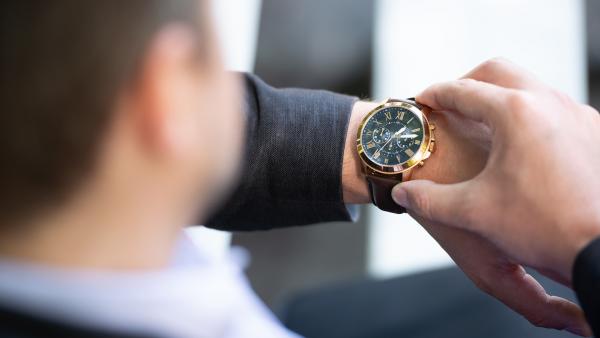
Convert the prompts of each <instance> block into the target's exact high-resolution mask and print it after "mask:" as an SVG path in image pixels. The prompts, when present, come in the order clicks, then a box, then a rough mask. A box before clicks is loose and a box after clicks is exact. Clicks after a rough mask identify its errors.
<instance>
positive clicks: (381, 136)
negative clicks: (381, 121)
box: [373, 127, 392, 144]
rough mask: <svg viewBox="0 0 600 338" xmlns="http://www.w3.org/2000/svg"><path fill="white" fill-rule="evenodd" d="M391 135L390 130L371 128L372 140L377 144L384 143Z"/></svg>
mask: <svg viewBox="0 0 600 338" xmlns="http://www.w3.org/2000/svg"><path fill="white" fill-rule="evenodd" d="M391 137H392V132H391V131H390V130H389V129H387V128H385V127H381V128H376V129H374V130H373V142H375V143H377V144H382V143H386V142H387V141H389V140H390V138H391Z"/></svg>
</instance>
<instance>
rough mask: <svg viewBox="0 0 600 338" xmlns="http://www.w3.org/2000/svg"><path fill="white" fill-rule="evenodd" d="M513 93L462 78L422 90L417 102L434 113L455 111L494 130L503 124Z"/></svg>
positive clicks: (509, 90) (510, 90)
mask: <svg viewBox="0 0 600 338" xmlns="http://www.w3.org/2000/svg"><path fill="white" fill-rule="evenodd" d="M514 94H515V93H514V90H512V89H506V88H502V87H499V86H496V85H493V84H489V83H486V82H481V81H477V80H472V79H462V80H454V81H449V82H444V83H438V84H435V85H433V86H431V87H429V88H427V89H425V91H424V92H423V93H421V94H420V95H419V96H418V97H417V100H418V101H419V102H421V103H423V104H425V105H427V106H429V107H431V108H433V109H434V110H444V111H452V112H457V113H459V114H462V115H464V116H465V117H466V118H468V119H471V120H474V121H478V122H483V123H484V124H485V125H487V126H488V127H492V128H493V127H500V126H502V125H504V124H505V121H506V119H507V118H508V117H507V114H506V112H507V110H509V109H510V107H509V106H508V105H509V104H510V102H514V101H512V99H513V97H514Z"/></svg>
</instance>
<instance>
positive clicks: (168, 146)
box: [131, 24, 199, 156]
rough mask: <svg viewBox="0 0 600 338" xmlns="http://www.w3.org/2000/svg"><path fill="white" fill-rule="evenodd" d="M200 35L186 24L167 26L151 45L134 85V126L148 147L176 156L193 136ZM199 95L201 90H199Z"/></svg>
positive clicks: (148, 148) (150, 149) (142, 142)
mask: <svg viewBox="0 0 600 338" xmlns="http://www.w3.org/2000/svg"><path fill="white" fill-rule="evenodd" d="M196 38H197V36H195V35H194V34H193V32H192V31H191V29H189V28H187V27H185V26H184V25H177V24H173V25H171V26H167V27H165V28H163V29H162V30H161V31H160V32H159V33H158V34H157V35H156V36H155V37H154V39H153V41H152V42H151V43H150V44H149V47H148V49H147V50H146V52H145V55H144V57H143V59H142V60H141V61H142V62H141V67H140V68H139V72H138V76H137V78H136V81H135V82H134V85H133V88H132V91H131V92H132V101H133V102H132V103H133V106H134V107H135V109H134V110H135V112H134V119H133V121H134V125H135V129H136V130H137V131H138V135H139V140H140V141H141V145H142V147H143V148H144V149H146V150H148V151H149V152H152V153H154V155H159V156H161V155H162V156H176V155H177V154H178V153H180V152H181V151H182V147H185V143H186V141H187V140H188V138H189V136H188V135H186V131H187V130H189V126H186V124H188V122H189V116H187V115H189V113H190V109H192V107H193V106H194V101H195V99H197V96H194V91H196V90H197V88H198V87H197V85H198V78H199V76H198V71H199V70H198V67H193V66H192V65H193V64H197V63H198V62H197V60H196V59H197V50H196V48H197V46H196V45H197V43H196V40H195V39H196ZM196 94H197V92H196Z"/></svg>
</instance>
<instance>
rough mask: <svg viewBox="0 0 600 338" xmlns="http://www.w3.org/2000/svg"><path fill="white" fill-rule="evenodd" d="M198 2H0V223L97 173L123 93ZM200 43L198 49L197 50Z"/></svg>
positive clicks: (193, 19) (191, 18)
mask: <svg viewBox="0 0 600 338" xmlns="http://www.w3.org/2000/svg"><path fill="white" fill-rule="evenodd" d="M199 7H200V6H199V3H198V1H197V0H42V1H40V0H3V1H0V44H1V48H2V52H1V54H2V55H1V56H0V83H1V87H0V92H1V94H0V95H1V98H2V99H1V100H0V105H1V106H2V112H1V113H0V161H1V164H0V223H4V222H12V221H14V220H15V219H16V218H19V217H22V216H27V215H29V214H33V213H34V212H36V211H38V209H40V208H44V207H48V206H51V205H54V204H55V203H60V202H62V201H64V200H65V198H67V197H68V196H69V194H70V192H72V190H73V189H74V188H75V187H76V186H77V185H78V183H80V182H81V181H82V180H83V179H84V178H86V175H87V174H89V173H90V172H91V170H92V169H93V168H94V164H95V163H94V160H95V159H96V158H97V157H98V156H97V155H98V154H97V152H98V150H99V149H98V148H99V144H100V143H101V138H102V136H103V135H104V132H105V131H106V130H107V126H108V125H109V122H110V121H111V117H112V116H111V112H112V111H113V108H114V105H115V103H116V98H117V95H118V93H119V91H120V90H121V89H122V88H123V87H124V86H125V85H126V84H127V82H128V81H129V79H131V78H133V77H134V76H135V72H136V67H137V66H138V64H139V62H140V60H141V58H142V57H143V55H144V51H145V49H146V48H147V45H148V44H149V42H150V41H151V39H152V37H153V36H154V35H155V34H156V32H157V31H158V30H159V29H160V28H161V27H163V26H164V25H166V24H168V23H171V22H180V21H183V23H185V24H192V25H194V26H197V27H199V29H198V30H199V31H200V30H201V29H202V27H201V25H200V23H199V22H198V21H200V20H198V18H199V15H200V11H201V8H199ZM201 40H202V39H199V41H201Z"/></svg>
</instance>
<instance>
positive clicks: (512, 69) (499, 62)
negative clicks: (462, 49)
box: [462, 58, 544, 90]
mask: <svg viewBox="0 0 600 338" xmlns="http://www.w3.org/2000/svg"><path fill="white" fill-rule="evenodd" d="M462 78H463V79H473V80H477V81H482V82H487V83H491V84H495V85H497V86H500V87H505V88H512V89H525V90H532V89H537V88H542V87H543V86H544V85H543V84H542V83H541V82H540V81H539V80H538V79H537V78H536V77H535V76H534V75H533V74H532V73H530V72H529V71H527V70H525V69H524V68H521V67H520V66H518V65H517V64H515V63H513V62H511V61H509V60H506V59H503V58H494V59H491V60H488V61H486V62H484V63H482V64H480V65H479V66H477V67H476V68H475V69H473V70H471V71H470V72H469V73H467V74H466V75H465V76H463V77H462Z"/></svg>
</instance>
